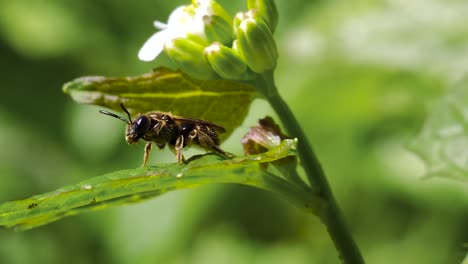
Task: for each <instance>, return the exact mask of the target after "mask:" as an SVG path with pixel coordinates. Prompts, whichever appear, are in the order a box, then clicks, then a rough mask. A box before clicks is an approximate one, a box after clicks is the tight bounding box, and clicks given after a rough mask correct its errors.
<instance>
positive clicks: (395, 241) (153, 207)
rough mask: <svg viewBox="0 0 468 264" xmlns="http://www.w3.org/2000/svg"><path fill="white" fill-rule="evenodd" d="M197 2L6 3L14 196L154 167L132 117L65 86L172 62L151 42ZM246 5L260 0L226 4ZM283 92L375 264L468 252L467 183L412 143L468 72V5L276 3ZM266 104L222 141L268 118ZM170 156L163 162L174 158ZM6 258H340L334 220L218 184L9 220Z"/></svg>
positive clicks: (4, 177)
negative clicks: (442, 173) (23, 227)
mask: <svg viewBox="0 0 468 264" xmlns="http://www.w3.org/2000/svg"><path fill="white" fill-rule="evenodd" d="M187 2H188V1H186V2H184V1H154V0H152V1H149V0H140V1H113V0H81V1H69V0H65V1H63V0H43V1H33V0H14V1H12V0H0V76H1V91H2V95H1V96H0V148H1V150H0V201H2V202H3V201H8V200H15V199H22V198H27V197H29V196H31V195H33V194H38V193H43V192H47V191H51V190H54V189H56V188H59V187H61V186H64V185H68V184H73V183H76V182H78V181H81V180H84V179H87V178H90V177H94V176H97V175H100V174H104V173H107V172H111V171H114V170H120V169H127V168H132V167H137V166H139V165H140V162H141V158H142V154H143V145H140V146H137V147H129V146H127V145H126V144H125V141H124V137H123V133H124V132H123V130H124V127H123V124H122V123H121V122H117V121H116V120H114V119H112V118H107V117H105V116H103V115H100V114H99V113H97V110H98V108H97V107H93V106H85V105H77V104H75V103H74V102H72V100H71V99H70V98H69V97H67V96H66V95H64V94H63V93H62V91H61V86H62V84H63V83H65V82H67V81H69V80H71V79H73V78H76V77H79V76H83V75H107V76H122V75H136V74H140V73H143V72H147V71H149V70H150V69H151V68H153V67H155V66H157V65H158V63H164V60H162V61H159V62H156V63H155V62H153V63H144V62H140V61H138V59H137V56H136V55H137V52H138V50H139V48H140V47H141V45H142V44H143V43H144V42H145V41H146V39H147V38H149V37H150V36H151V35H152V34H153V33H154V32H155V29H154V28H153V26H152V21H153V20H156V19H157V20H162V21H165V20H166V19H167V17H168V15H169V13H170V12H171V11H172V10H173V9H174V8H175V7H176V6H178V5H180V4H182V3H187ZM220 3H221V4H223V5H224V6H225V7H226V9H227V10H228V11H230V13H231V14H234V13H235V12H236V11H239V10H245V9H246V4H245V2H244V1H235V2H234V1H227V0H224V1H220ZM277 5H278V8H279V11H280V16H281V18H280V24H279V27H278V30H277V32H276V33H275V37H276V39H277V42H278V46H279V49H280V56H281V57H280V60H279V65H278V69H277V73H276V79H277V84H278V87H279V89H280V91H281V93H282V94H283V95H284V97H285V99H286V100H287V101H288V103H289V104H290V105H291V107H292V109H293V111H294V112H295V113H296V114H297V117H298V119H299V121H300V122H301V123H302V124H303V126H304V128H305V130H306V131H307V134H308V136H309V138H310V140H311V142H312V143H313V145H314V147H315V150H316V152H317V155H318V156H319V159H320V160H321V162H322V163H323V167H324V169H325V171H326V173H327V175H328V177H329V181H330V184H331V186H332V189H333V190H334V192H335V194H336V196H337V199H338V201H339V204H340V206H341V207H342V209H343V211H344V215H345V217H346V220H347V222H348V224H349V227H350V230H351V231H352V233H353V234H354V236H355V239H356V241H357V243H358V245H359V246H360V248H361V250H362V253H363V255H364V257H365V259H366V260H367V262H368V263H396V262H398V263H461V261H462V259H463V258H464V256H465V255H466V252H467V250H468V246H467V243H468V192H467V187H466V185H465V186H463V185H462V184H461V183H459V182H455V181H450V180H444V179H430V180H422V179H421V178H422V177H423V175H424V165H423V163H422V161H421V160H420V159H419V158H418V157H416V156H415V155H414V154H411V153H410V152H409V151H407V150H406V149H405V145H406V144H407V143H408V142H409V141H410V140H411V139H412V138H413V137H414V136H415V135H416V134H417V133H418V131H419V129H420V128H421V126H422V124H423V122H424V118H425V117H426V114H427V111H428V110H429V109H430V107H431V104H432V103H433V102H435V101H436V100H437V99H438V98H439V97H440V96H441V95H443V94H444V93H445V92H446V91H447V90H448V89H450V87H451V85H452V84H453V83H454V82H457V81H459V80H460V79H462V78H463V77H464V76H466V74H467V73H468V63H467V62H468V27H467V26H466V25H468V16H467V15H466V14H467V12H468V2H467V1H466V0H459V1H457V0H438V1H437V0H424V1H423V0H412V1H404V0H375V1H371V0H352V1H337V0H329V1H320V0H315V1H305V0H303V1H301V0H288V1H277ZM270 112H271V110H270V109H269V108H268V105H267V104H266V103H265V102H262V101H255V102H254V104H253V106H252V108H251V111H250V114H249V117H248V118H247V120H246V121H245V123H244V125H243V126H242V127H240V128H239V129H238V130H237V131H236V132H235V133H234V134H233V135H232V136H231V137H230V139H229V140H227V141H226V142H225V143H224V145H223V147H224V148H225V149H226V150H228V151H231V152H234V153H237V154H240V153H241V146H240V143H239V141H240V137H241V136H242V135H243V134H244V133H245V132H246V131H247V129H248V128H249V127H250V126H252V125H254V123H255V122H256V120H257V119H258V118H261V117H264V116H265V115H266V114H268V113H270ZM174 160H175V157H174V156H173V154H171V153H170V152H169V151H167V150H165V151H161V152H154V153H153V155H152V157H151V161H150V162H151V163H156V162H173V161H174ZM0 245H1V246H0V262H1V263H3V264H16V263H21V264H22V263H69V264H72V263H73V264H74V263H122V264H123V263H339V260H338V257H337V253H336V251H335V249H334V248H333V245H332V242H331V240H330V238H329V237H328V235H327V233H326V230H325V228H324V226H323V225H322V224H321V223H320V222H319V221H318V219H317V218H315V217H314V216H311V215H307V214H304V213H303V212H302V211H301V210H299V209H296V208H295V207H293V206H291V205H290V204H289V203H287V202H284V201H283V200H281V199H280V198H278V197H274V196H273V195H271V194H269V193H265V192H263V191H259V190H255V189H251V188H247V187H243V186H227V185H211V186H204V187H201V188H196V189H193V190H186V191H178V192H174V193H169V194H166V195H164V196H162V197H159V198H156V199H154V200H151V201H148V202H145V203H142V204H137V205H131V206H125V207H118V208H113V209H108V210H105V211H101V212H96V213H90V214H85V215H80V216H76V217H71V218H66V219H64V220H61V221H59V222H56V223H53V224H50V225H47V226H44V227H40V228H37V229H34V230H31V231H28V232H24V233H18V232H13V231H12V230H0Z"/></svg>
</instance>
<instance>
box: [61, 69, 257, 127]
mask: <svg viewBox="0 0 468 264" xmlns="http://www.w3.org/2000/svg"><path fill="white" fill-rule="evenodd" d="M63 91H64V92H65V93H67V94H69V95H70V96H71V97H72V98H73V99H74V100H75V101H77V102H78V103H83V104H94V105H100V106H103V107H107V108H110V109H114V110H116V111H121V109H120V106H119V104H120V103H121V102H123V103H124V104H125V106H126V107H127V108H128V110H129V111H130V113H132V114H133V115H134V114H137V113H146V112H150V111H163V112H171V113H173V114H175V115H180V116H185V117H192V118H198V119H205V120H209V121H211V122H214V123H216V124H220V125H222V126H223V127H225V128H226V130H227V134H230V132H232V131H233V130H234V129H235V128H236V127H238V126H240V125H241V124H242V121H243V120H244V118H245V116H246V115H247V112H248V109H249V106H250V103H251V102H252V100H253V98H254V96H255V88H254V87H252V86H249V85H245V84H241V83H237V82H232V81H227V80H197V79H193V78H191V77H189V76H188V75H186V74H184V73H182V72H180V71H173V70H170V69H168V68H163V67H161V68H157V69H155V70H154V71H152V72H150V73H146V74H143V75H140V76H134V77H103V76H88V77H81V78H78V79H75V80H73V81H71V82H69V83H66V84H65V85H64V87H63Z"/></svg>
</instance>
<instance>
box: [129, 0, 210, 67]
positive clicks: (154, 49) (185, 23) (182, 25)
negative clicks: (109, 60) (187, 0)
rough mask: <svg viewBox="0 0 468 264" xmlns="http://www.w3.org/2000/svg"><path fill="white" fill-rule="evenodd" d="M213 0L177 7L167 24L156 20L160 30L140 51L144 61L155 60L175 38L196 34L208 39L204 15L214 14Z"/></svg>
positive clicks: (140, 57)
mask: <svg viewBox="0 0 468 264" xmlns="http://www.w3.org/2000/svg"><path fill="white" fill-rule="evenodd" d="M213 2H214V1H213V0H198V1H193V3H192V4H191V5H184V6H179V7H177V8H176V9H175V10H174V11H172V13H171V14H170V16H169V19H168V22H167V24H164V23H163V22H160V21H155V22H154V26H155V27H156V28H157V29H160V31H158V32H156V33H155V34H153V36H151V37H150V38H149V39H148V40H147V41H146V42H145V44H143V47H141V49H140V51H139V52H138V58H139V59H140V60H142V61H152V60H154V59H155V58H156V57H157V56H158V55H159V54H160V53H161V51H162V50H163V49H164V46H165V45H166V44H168V43H170V42H171V40H173V39H175V38H186V37H187V36H188V35H196V36H199V37H201V38H203V39H206V36H205V32H204V23H203V17H204V16H211V15H212V14H213V8H212V4H213Z"/></svg>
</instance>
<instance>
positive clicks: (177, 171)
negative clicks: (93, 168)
mask: <svg viewBox="0 0 468 264" xmlns="http://www.w3.org/2000/svg"><path fill="white" fill-rule="evenodd" d="M296 145H297V142H296V141H295V140H284V141H283V142H282V143H281V144H280V145H278V146H277V147H275V148H273V149H271V150H270V151H268V152H265V153H263V154H259V155H252V156H245V157H237V158H234V159H232V160H224V159H222V158H220V157H219V156H217V155H210V154H207V155H203V156H199V157H197V158H195V159H193V160H192V161H191V162H189V163H188V164H186V165H179V164H162V165H157V166H151V167H140V168H136V169H129V170H123V171H117V172H113V173H109V174H106V175H103V176H99V177H95V178H91V179H89V180H86V181H83V182H80V183H78V184H74V185H69V186H66V187H63V188H60V189H58V190H56V191H53V192H49V193H45V194H41V195H36V196H33V197H31V198H28V199H25V200H18V201H11V202H5V203H3V204H0V226H4V227H8V228H10V227H16V228H17V229H20V230H26V229H30V228H34V227H37V226H40V225H44V224H47V223H50V222H53V221H56V220H58V219H61V218H63V217H66V216H71V215H76V214H79V213H83V212H88V211H95V210H101V209H105V208H108V207H110V206H115V205H122V204H128V203H135V202H140V201H142V200H145V199H148V198H152V197H155V196H158V195H161V194H164V193H166V192H168V191H172V190H178V189H185V188H192V187H196V186H199V185H203V184H208V183H236V184H244V185H249V186H254V187H257V188H260V189H264V190H269V191H272V192H274V193H279V194H282V195H284V196H285V197H286V198H287V199H289V200H290V201H292V202H293V203H295V204H296V205H299V206H302V207H304V208H305V209H307V210H308V211H312V212H315V211H317V210H318V206H319V205H320V203H321V202H320V199H318V198H317V197H316V196H315V195H313V194H312V193H311V192H310V191H309V190H306V189H305V188H301V187H299V186H298V185H294V184H291V183H290V182H288V181H286V180H285V179H283V178H280V177H279V176H276V175H274V174H271V173H269V172H268V171H267V170H265V169H264V168H262V166H259V164H260V163H270V162H273V161H276V160H279V159H282V158H285V157H287V156H291V155H295V153H296V151H295V149H296Z"/></svg>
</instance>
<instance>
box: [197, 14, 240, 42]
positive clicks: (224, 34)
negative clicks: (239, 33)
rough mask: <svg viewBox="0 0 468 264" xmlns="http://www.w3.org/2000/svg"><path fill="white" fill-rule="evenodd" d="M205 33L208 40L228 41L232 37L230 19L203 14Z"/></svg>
mask: <svg viewBox="0 0 468 264" xmlns="http://www.w3.org/2000/svg"><path fill="white" fill-rule="evenodd" d="M203 23H204V24H205V35H206V39H207V40H208V42H210V43H211V42H213V41H218V42H220V43H222V44H227V43H230V42H231V41H232V39H233V37H234V33H233V30H232V21H231V20H224V19H223V18H222V17H220V16H216V15H213V16H208V15H206V16H203Z"/></svg>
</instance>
